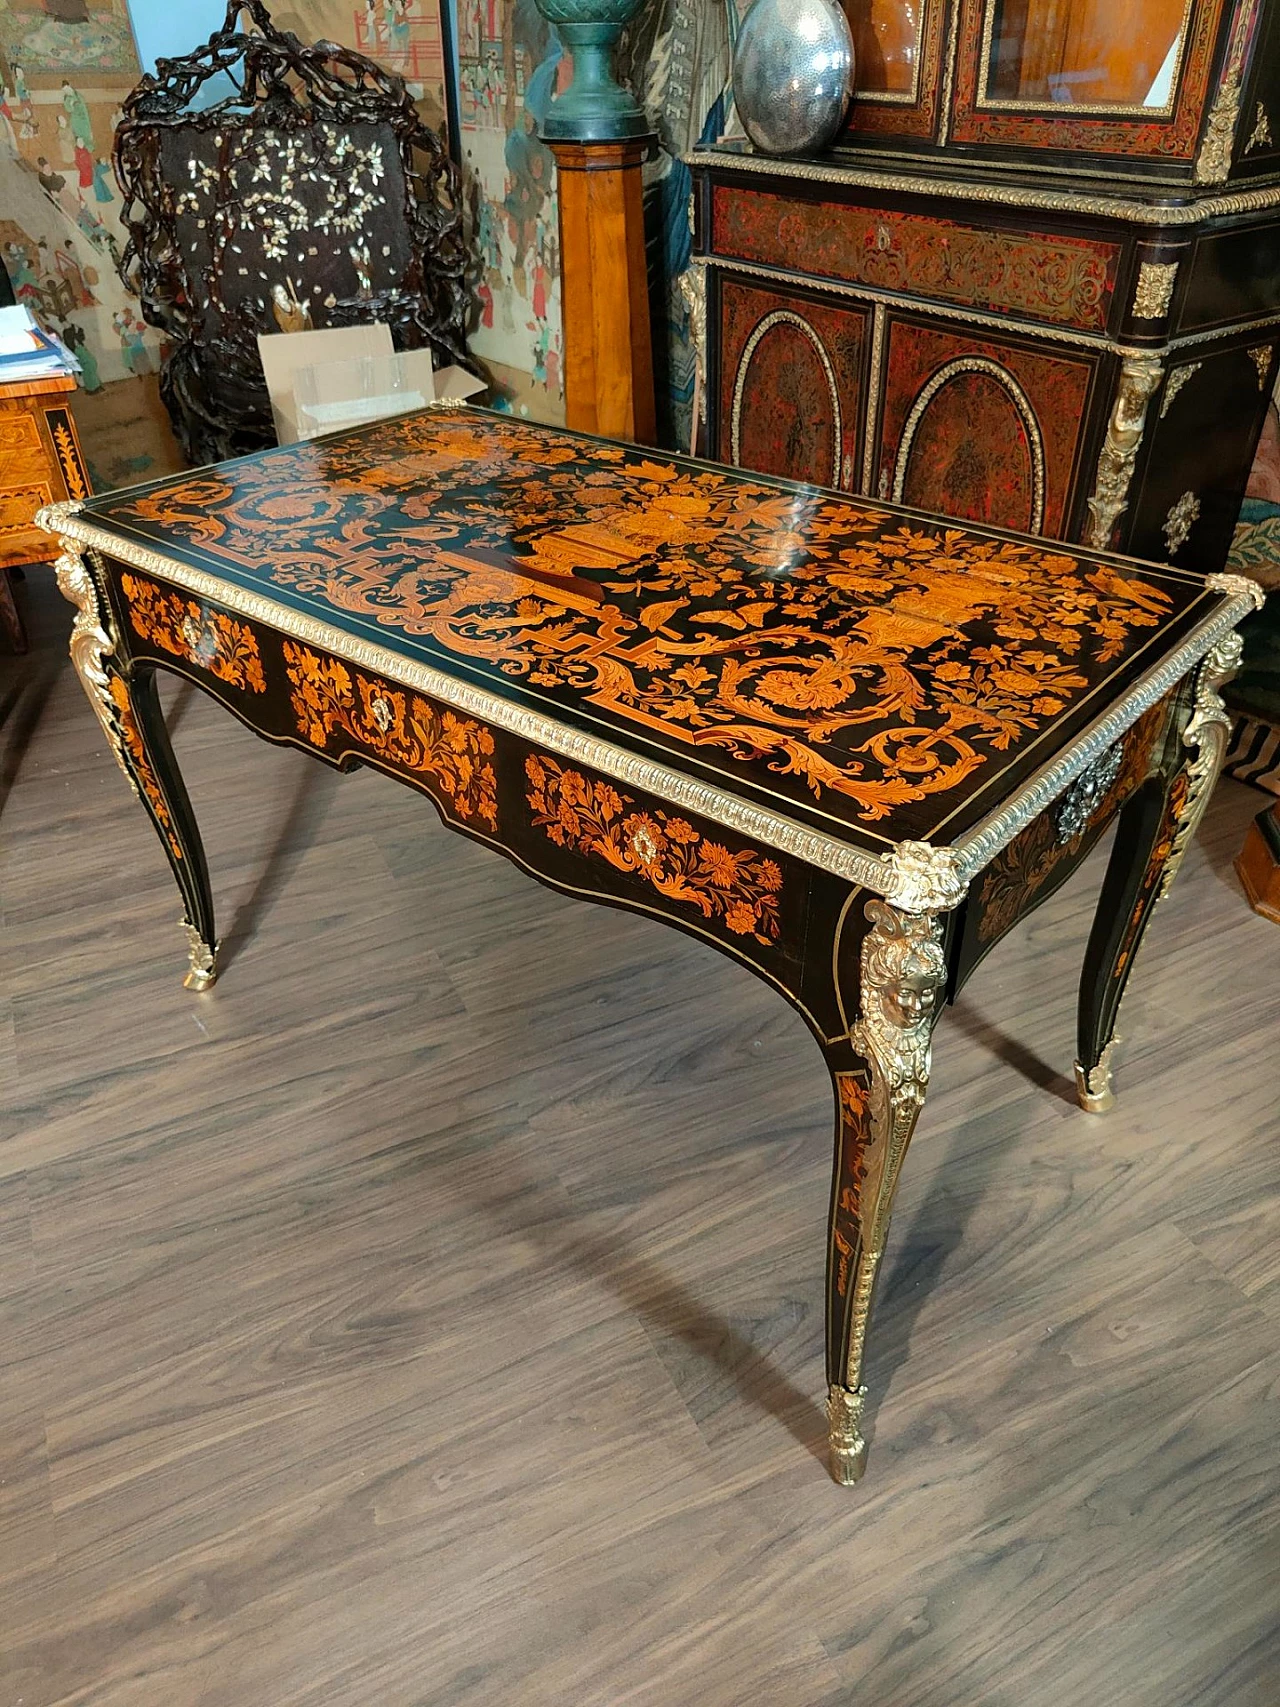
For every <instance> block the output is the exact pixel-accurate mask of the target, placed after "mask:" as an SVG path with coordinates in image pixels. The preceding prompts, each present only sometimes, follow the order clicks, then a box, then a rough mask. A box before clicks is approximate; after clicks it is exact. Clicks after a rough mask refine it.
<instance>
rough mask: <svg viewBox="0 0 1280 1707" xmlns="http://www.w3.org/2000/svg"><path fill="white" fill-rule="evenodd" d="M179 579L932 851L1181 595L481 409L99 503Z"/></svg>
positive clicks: (351, 436) (1146, 573)
mask: <svg viewBox="0 0 1280 1707" xmlns="http://www.w3.org/2000/svg"><path fill="white" fill-rule="evenodd" d="M93 509H94V512H95V514H100V515H102V516H103V517H104V518H105V519H107V520H109V521H115V520H117V519H118V520H119V522H120V523H121V524H123V525H127V526H128V528H129V531H130V533H131V534H132V536H133V537H135V538H136V537H137V536H138V535H139V534H141V535H143V536H144V537H146V536H151V537H155V538H157V539H159V540H160V541H161V542H162V543H163V548H164V550H165V551H166V553H169V554H173V553H181V554H184V555H185V556H186V558H187V559H188V560H189V561H190V562H191V563H192V564H193V565H194V566H196V567H205V568H208V567H209V566H213V567H214V568H216V570H217V571H218V573H219V574H220V575H221V576H223V577H227V578H229V579H232V580H235V581H237V582H238V583H239V584H241V585H243V586H245V587H247V588H250V589H253V590H262V591H264V592H268V593H269V594H270V595H271V596H273V597H276V598H282V599H284V600H285V601H286V602H288V603H289V604H290V605H291V606H293V607H294V608H298V609H301V610H304V611H306V612H308V613H310V614H311V615H313V616H316V617H319V618H320V619H321V620H322V621H325V622H327V623H330V624H332V623H334V622H335V621H336V622H337V623H338V624H339V625H340V626H342V627H343V628H344V629H349V630H350V631H352V632H358V633H361V634H363V635H365V636H366V637H369V638H371V639H374V640H375V641H377V642H379V643H380V644H382V645H383V646H386V647H389V648H391V649H392V650H394V651H396V652H399V653H401V654H403V655H405V656H407V657H410V658H413V659H414V660H416V661H420V662H425V663H432V664H435V665H437V666H438V667H440V668H442V669H445V670H447V671H450V672H457V671H461V672H463V673H465V674H467V675H468V676H470V677H471V678H472V679H474V680H479V681H482V682H483V683H484V684H485V686H486V687H487V688H489V689H491V690H494V691H497V692H499V693H501V694H503V695H504V696H510V697H512V698H519V699H520V700H521V701H522V702H523V703H525V704H529V703H540V704H543V705H545V706H547V707H548V708H549V709H553V710H554V711H555V712H556V714H557V715H560V716H568V717H570V718H571V719H578V720H580V721H581V722H582V723H589V724H590V725H591V727H592V728H593V729H595V730H603V731H605V732H607V733H609V734H610V735H611V738H613V739H616V740H624V741H628V742H633V743H634V742H643V743H644V744H645V745H646V747H647V748H648V749H649V750H650V751H652V750H653V749H655V748H656V749H658V750H660V751H661V750H665V752H666V753H667V754H668V755H670V756H671V757H672V758H673V759H674V760H675V761H676V762H677V763H679V764H683V763H685V762H686V761H692V762H693V763H694V764H696V765H697V766H699V767H700V768H701V769H702V771H703V773H704V774H709V775H712V776H715V777H717V778H725V779H728V780H729V782H730V784H731V786H733V787H734V788H738V787H741V786H743V785H744V784H745V785H747V786H750V787H753V788H755V789H756V790H757V791H758V793H759V794H760V795H763V796H767V797H768V798H769V800H770V801H771V802H772V801H775V800H778V799H783V800H787V801H789V802H791V803H793V805H796V806H799V807H801V808H805V807H809V808H813V809H814V810H815V811H817V812H819V813H820V814H821V816H822V817H823V818H824V819H826V820H828V821H835V822H836V823H838V824H841V825H861V824H868V825H871V824H877V823H880V822H882V821H884V820H887V819H888V818H890V816H892V817H893V819H894V829H895V832H896V833H895V835H894V836H893V838H892V839H893V840H903V839H915V840H926V839H929V838H930V837H932V836H933V835H934V834H935V832H936V830H937V828H938V826H939V825H940V824H942V823H947V824H950V823H952V822H953V821H954V820H955V816H956V811H957V808H960V807H963V808H964V809H965V810H967V811H969V812H970V813H972V815H973V817H974V818H976V816H977V815H978V814H979V811H980V805H981V803H980V801H978V799H977V796H978V795H979V792H980V790H981V789H982V788H983V787H984V786H985V785H986V783H987V779H988V777H990V778H991V780H992V783H993V785H994V784H995V779H996V778H997V777H1003V776H1005V775H1006V773H1007V770H1008V766H1009V763H1010V761H1011V760H1016V759H1017V758H1018V756H1019V755H1020V753H1021V752H1022V751H1023V750H1024V749H1026V748H1029V747H1030V746H1032V745H1033V744H1034V743H1036V742H1037V741H1038V740H1039V738H1040V737H1041V736H1042V735H1044V734H1045V733H1046V732H1048V731H1051V730H1053V729H1054V728H1055V725H1057V724H1059V723H1060V722H1061V721H1062V719H1063V718H1064V717H1065V716H1068V715H1071V714H1072V711H1073V708H1074V707H1076V706H1077V705H1078V704H1079V702H1080V701H1081V700H1082V699H1083V698H1084V697H1085V696H1086V695H1088V694H1090V693H1092V692H1094V691H1096V690H1097V689H1098V688H1099V687H1100V685H1101V684H1102V683H1103V682H1105V681H1107V680H1109V679H1110V678H1111V676H1112V675H1113V674H1114V672H1115V671H1116V670H1118V669H1123V668H1127V662H1126V661H1127V660H1128V659H1130V658H1131V657H1132V656H1133V655H1134V654H1135V653H1136V652H1137V651H1138V650H1139V649H1140V648H1141V647H1142V646H1143V645H1144V644H1145V642H1146V640H1147V639H1149V638H1150V637H1151V631H1153V630H1155V629H1158V628H1159V627H1160V626H1161V625H1162V623H1164V622H1165V621H1167V620H1169V619H1171V618H1172V617H1174V616H1175V615H1176V614H1177V613H1178V612H1179V611H1181V610H1183V609H1185V608H1186V607H1187V606H1188V605H1189V604H1190V603H1191V602H1192V601H1193V600H1194V599H1195V598H1196V597H1198V596H1199V594H1198V590H1197V589H1196V588H1195V587H1194V586H1193V585H1192V584H1191V583H1189V582H1188V581H1187V580H1186V579H1185V578H1183V579H1181V580H1179V579H1177V578H1175V577H1172V576H1171V575H1170V574H1169V572H1167V571H1161V570H1160V569H1158V568H1156V567H1154V566H1153V567H1151V568H1146V567H1143V568H1141V569H1138V568H1135V567H1133V566H1127V565H1113V564H1104V563H1098V562H1096V561H1094V560H1091V559H1088V558H1084V559H1082V558H1080V557H1078V556H1075V555H1073V554H1072V553H1071V551H1070V550H1069V549H1068V548H1066V547H1061V546H1055V545H1051V544H1047V543H1044V542H1037V541H1029V540H1028V541H1019V540H1010V539H1006V538H1002V537H998V536H993V535H990V534H984V533H981V532H978V531H976V530H974V529H972V528H969V527H965V526H963V525H959V524H955V523H946V522H941V521H937V520H935V519H931V518H928V517H925V516H918V517H913V516H904V515H902V514H894V513H890V512H886V511H885V510H882V509H879V508H876V507H875V506H873V505H869V504H867V503H866V502H865V501H855V500H852V499H849V498H845V497H843V496H841V495H839V494H836V493H828V492H824V491H821V490H818V489H814V488H811V487H796V486H790V485H785V484H778V483H770V482H768V481H767V480H765V479H762V478H759V477H754V478H752V477H745V476H742V475H739V474H736V473H734V472H733V471H731V470H727V469H724V468H716V467H708V466H705V465H702V464H698V463H693V462H689V461H686V460H684V459H682V458H679V457H658V456H657V455H655V454H653V453H646V452H644V451H641V450H635V449H628V448H626V447H623V446H621V445H611V444H607V443H602V442H600V441H598V440H589V439H583V438H578V437H575V436H573V435H571V434H568V433H563V432H558V431H555V430H552V429H548V428H544V427H538V426H535V425H533V424H531V423H527V422H521V421H515V420H510V419H506V418H503V417H501V416H495V415H491V414H488V413H486V412H483V411H480V410H474V409H455V410H449V411H440V410H428V411H425V412H423V413H421V414H418V415H411V416H405V417H402V418H400V419H399V420H395V421H387V422H380V423H379V424H378V425H377V426H376V427H372V428H368V429H364V430H360V431H356V432H351V433H348V434H344V435H342V436H341V437H337V438H333V439H329V440H321V441H317V442H315V443H312V444H299V445H292V446H286V447H283V448H282V449H280V450H277V451H273V452H268V453H266V454H264V455H262V456H260V457H256V458H252V459H245V460H242V461H240V462H237V463H234V464H230V465H227V466H225V467H221V468H217V469H204V470H200V471H197V472H195V473H193V474H191V475H187V476H182V477H177V478H175V479H174V480H173V481H171V482H168V483H166V484H165V485H163V486H159V487H153V488H151V489H150V490H148V491H146V492H143V493H140V494H122V495H121V497H120V498H119V499H118V500H114V499H104V500H100V501H99V502H98V503H96V504H95V505H94V506H93Z"/></svg>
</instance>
